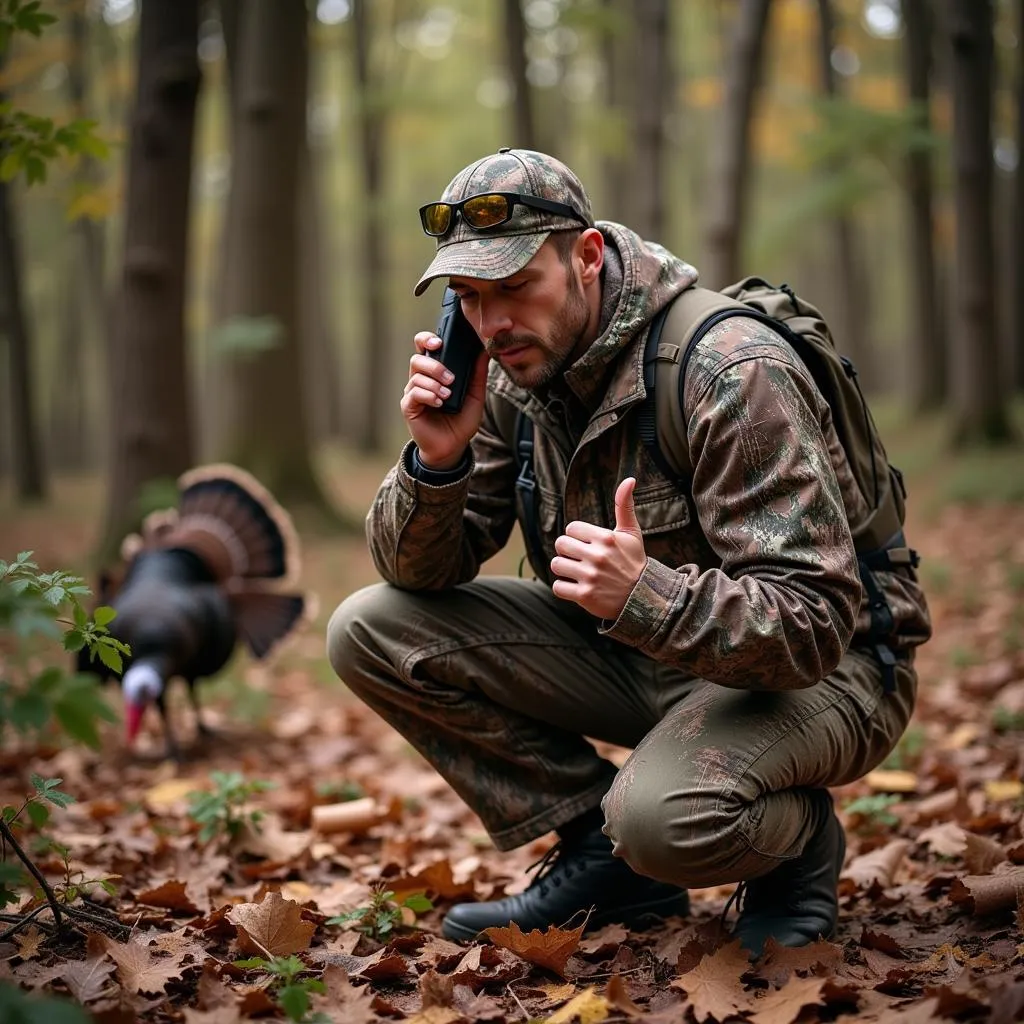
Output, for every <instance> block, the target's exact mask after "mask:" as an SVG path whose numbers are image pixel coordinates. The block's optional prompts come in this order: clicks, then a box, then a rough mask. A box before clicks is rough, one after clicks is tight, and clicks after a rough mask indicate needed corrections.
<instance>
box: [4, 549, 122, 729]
mask: <svg viewBox="0 0 1024 1024" xmlns="http://www.w3.org/2000/svg"><path fill="white" fill-rule="evenodd" d="M31 557H32V552H31V551H22V552H21V553H20V554H19V555H18V556H17V558H15V560H14V561H13V562H5V561H2V560H0V633H3V634H6V635H9V636H10V637H11V639H12V645H11V646H12V650H11V653H10V656H9V658H8V659H7V661H6V663H5V664H4V667H3V675H2V676H0V722H6V723H8V724H9V725H11V726H12V728H14V729H15V730H16V731H17V732H19V733H23V734H24V733H29V732H36V733H39V734H42V733H44V732H46V731H47V730H49V729H50V728H51V726H52V724H53V723H56V724H57V725H59V726H60V728H61V729H63V730H64V732H65V733H67V734H68V735H69V736H70V737H71V738H72V739H75V740H79V741H80V742H82V743H86V744H88V745H89V746H91V747H93V748H98V747H99V745H100V736H99V731H98V729H97V722H98V721H99V720H100V719H103V720H105V721H108V722H116V721H117V715H116V714H115V713H114V711H113V710H112V709H111V708H110V707H109V705H107V703H106V702H105V701H104V700H103V698H102V697H101V696H100V692H99V687H98V684H97V682H96V679H95V677H94V676H92V675H90V674H82V673H69V672H67V671H66V670H65V669H64V668H63V667H62V665H61V664H49V665H46V664H45V662H46V661H47V660H50V661H51V662H52V661H53V660H54V651H53V648H54V647H55V646H56V645H57V643H60V645H61V646H62V647H63V648H64V650H65V651H68V652H71V653H77V652H79V651H81V650H82V649H83V648H85V649H88V651H89V654H90V656H91V657H92V658H99V660H100V661H102V662H103V664H104V665H106V666H107V667H108V668H109V669H111V670H112V671H114V672H120V671H121V669H122V667H123V664H124V663H123V656H124V655H127V654H130V653H131V652H130V651H129V649H128V647H127V646H126V645H125V644H123V643H122V642H121V641H120V640H118V639H117V638H116V637H113V636H111V635H110V630H109V629H108V626H109V625H110V623H111V622H112V621H113V619H114V616H115V615H116V612H115V611H114V609H113V608H108V607H105V606H102V607H99V608H97V609H96V610H95V611H94V612H93V615H92V617H91V618H90V616H89V614H88V613H87V612H86V610H85V608H84V607H83V605H82V599H83V598H84V597H86V596H88V595H89V593H90V590H89V588H88V587H87V586H86V585H85V583H84V581H83V580H82V579H81V577H79V576H72V575H71V574H70V573H66V572H63V571H61V570H56V571H54V572H47V573H44V572H40V571H39V566H38V565H36V563H35V562H33V561H32V560H31ZM62 612H63V613H64V615H67V614H68V612H70V615H71V618H66V617H62ZM64 660H65V656H63V655H62V656H61V661H64ZM41 665H42V667H40V666H41Z"/></svg>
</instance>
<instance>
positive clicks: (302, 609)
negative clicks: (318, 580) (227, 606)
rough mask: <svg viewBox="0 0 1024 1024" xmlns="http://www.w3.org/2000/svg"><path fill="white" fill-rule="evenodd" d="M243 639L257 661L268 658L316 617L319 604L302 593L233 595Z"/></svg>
mask: <svg viewBox="0 0 1024 1024" xmlns="http://www.w3.org/2000/svg"><path fill="white" fill-rule="evenodd" d="M231 606H232V608H233V609H234V612H235V624H236V626H237V628H238V633H239V636H240V637H241V638H242V640H243V641H244V642H245V644H246V645H247V646H248V648H249V650H251V651H252V653H253V656H254V657H255V658H257V659H263V658H266V657H267V656H268V655H269V654H271V653H272V652H274V651H275V650H277V649H278V648H279V647H280V646H281V644H282V643H283V642H284V641H285V640H286V639H288V638H289V637H290V636H291V635H292V634H293V633H295V632H296V631H297V630H298V629H299V627H300V626H302V625H303V623H305V622H306V621H307V620H308V619H311V618H312V617H313V616H314V615H315V614H316V608H315V603H314V601H313V600H312V598H311V597H309V596H304V595H302V594H272V593H261V592H259V591H247V592H243V593H239V594H232V596H231Z"/></svg>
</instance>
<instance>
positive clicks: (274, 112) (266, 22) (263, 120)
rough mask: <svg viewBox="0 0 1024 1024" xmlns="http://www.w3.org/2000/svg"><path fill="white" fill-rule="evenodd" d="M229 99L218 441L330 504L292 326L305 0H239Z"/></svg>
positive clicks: (296, 497) (288, 493) (276, 480)
mask: <svg viewBox="0 0 1024 1024" xmlns="http://www.w3.org/2000/svg"><path fill="white" fill-rule="evenodd" d="M238 15H239V24H238V54H237V59H236V61H235V68H236V74H237V81H236V83H235V84H234V86H232V88H233V89H235V90H237V92H236V97H237V103H236V109H235V114H234V123H233V125H232V130H231V135H232V140H233V146H234V150H233V153H232V158H231V191H230V196H229V199H228V202H229V206H230V207H233V208H229V210H228V213H227V227H228V229H229V230H231V231H233V232H234V237H233V239H226V240H225V242H224V251H225V252H226V253H230V254H231V258H232V262H231V264H230V266H228V267H227V268H226V269H225V272H224V277H223V280H224V285H223V287H224V295H223V307H222V312H223V315H224V317H225V318H226V320H227V321H228V322H229V323H231V324H233V325H234V326H235V327H236V328H237V331H236V334H238V335H240V336H241V342H242V343H241V344H240V346H239V348H238V349H237V350H234V351H233V352H232V355H231V356H230V358H231V360H232V366H231V373H230V375H229V385H228V388H227V394H226V396H225V397H226V398H227V401H228V403H229V405H228V408H229V410H230V416H229V418H228V423H227V429H226V432H225V438H224V442H223V447H222V449H221V450H222V452H223V454H224V456H226V457H227V458H228V459H229V460H230V461H231V462H234V463H237V464H238V465H241V466H243V467H245V468H246V469H248V470H250V471H251V472H252V473H254V474H255V475H256V477H257V478H258V479H259V480H260V481H261V482H262V483H263V484H264V485H265V486H266V487H268V488H269V489H270V490H271V491H272V492H273V493H274V494H275V496H276V497H277V498H278V499H279V500H280V501H282V502H284V503H286V504H294V505H301V504H312V505H314V506H317V507H319V508H321V509H327V508H328V505H327V502H326V500H325V499H324V496H323V494H322V492H321V490H320V487H319V484H318V482H317V479H316V476H315V474H314V472H313V465H312V460H311V455H310V449H311V444H310V433H309V428H308V423H307V411H306V403H305V401H304V395H303V390H302V380H303V369H302V360H303V358H304V351H303V344H302V339H301V338H300V336H299V301H300V299H299V295H300V290H299V281H298V246H299V226H298V201H297V198H296V197H297V193H298V188H299V164H300V155H301V150H302V146H303V140H304V138H305V131H306V94H307V65H308V53H307V45H308V39H307V28H308V26H307V14H306V9H305V5H304V4H290V3H281V2H280V0H247V2H246V3H244V4H240V5H239V9H238Z"/></svg>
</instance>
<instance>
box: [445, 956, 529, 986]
mask: <svg viewBox="0 0 1024 1024" xmlns="http://www.w3.org/2000/svg"><path fill="white" fill-rule="evenodd" d="M528 972H529V968H528V967H527V965H526V963H525V962H524V961H523V960H522V958H520V957H518V956H516V954H515V953H513V952H511V951H510V950H507V949H503V948H500V947H498V946H473V947H471V948H470V949H469V950H468V951H467V952H466V955H465V956H463V958H462V959H461V960H460V961H459V963H458V965H457V966H456V967H455V969H454V970H453V971H452V978H453V979H454V981H455V984H456V985H468V986H469V987H470V988H474V987H479V986H481V985H485V984H494V983H497V982H505V983H508V982H510V981H516V980H517V979H518V978H522V977H523V976H524V975H525V974H527V973H528Z"/></svg>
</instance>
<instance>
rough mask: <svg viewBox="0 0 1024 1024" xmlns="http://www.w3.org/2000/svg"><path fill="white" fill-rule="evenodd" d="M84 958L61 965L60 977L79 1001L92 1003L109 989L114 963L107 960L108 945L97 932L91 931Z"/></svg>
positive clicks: (55, 976) (54, 976) (56, 975)
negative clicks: (105, 944) (106, 945)
mask: <svg viewBox="0 0 1024 1024" xmlns="http://www.w3.org/2000/svg"><path fill="white" fill-rule="evenodd" d="M85 952H86V957H85V959H84V960H68V961H65V962H64V963H63V964H62V965H61V969H60V971H59V972H58V973H56V974H54V975H53V978H54V979H57V978H59V979H60V980H61V981H63V982H64V984H65V985H67V987H68V991H69V992H70V993H71V994H72V995H73V996H74V997H75V999H77V1000H78V1002H80V1003H82V1004H85V1003H92V1002H95V1001H96V1000H97V999H99V998H100V997H101V996H102V995H103V994H104V993H105V992H106V990H107V985H108V983H109V981H110V975H111V974H112V973H113V972H114V965H113V964H112V963H109V962H108V961H107V951H106V947H105V946H104V945H103V942H102V941H101V939H100V936H98V935H96V934H95V933H90V934H89V938H88V940H87V941H86V946H85Z"/></svg>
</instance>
